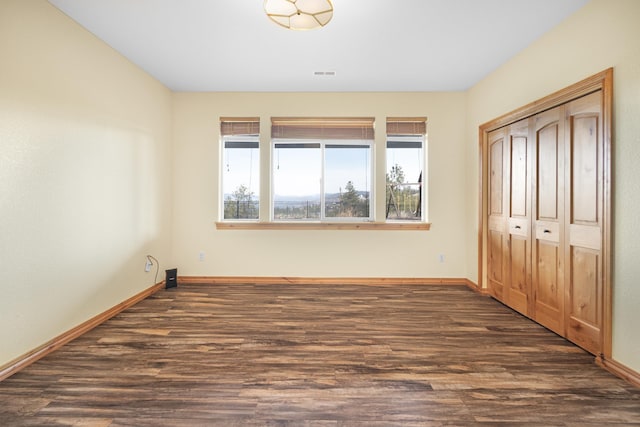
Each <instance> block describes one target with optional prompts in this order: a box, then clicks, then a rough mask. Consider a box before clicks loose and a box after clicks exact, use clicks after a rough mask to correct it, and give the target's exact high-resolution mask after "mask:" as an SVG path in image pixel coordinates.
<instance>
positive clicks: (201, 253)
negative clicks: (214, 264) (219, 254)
mask: <svg viewBox="0 0 640 427" xmlns="http://www.w3.org/2000/svg"><path fill="white" fill-rule="evenodd" d="M198 259H199V260H200V262H202V261H204V252H200V253H199V254H198Z"/></svg>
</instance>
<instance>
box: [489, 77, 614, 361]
mask: <svg viewBox="0 0 640 427" xmlns="http://www.w3.org/2000/svg"><path fill="white" fill-rule="evenodd" d="M608 72H609V73H610V71H608ZM606 75H607V76H608V78H609V79H610V78H611V76H610V74H606ZM596 80H597V79H596ZM609 83H610V82H609ZM607 90H610V88H607ZM582 92H583V93H580V91H576V90H573V91H567V94H565V95H563V96H561V97H559V99H560V100H561V101H562V102H558V103H556V105H553V100H547V101H546V103H547V105H546V106H538V111H535V109H534V107H535V106H534V107H532V108H528V109H525V113H523V114H522V116H524V117H521V118H518V115H517V114H511V115H507V116H505V118H504V119H497V122H496V123H497V124H501V123H505V122H506V124H504V125H503V126H497V125H496V123H492V124H488V125H483V127H484V130H483V127H481V137H482V138H483V141H482V143H483V145H482V149H483V151H482V152H483V165H484V167H483V169H484V170H486V175H485V176H484V178H483V179H484V180H485V182H486V187H483V191H486V196H484V197H483V198H482V200H483V206H484V209H486V210H485V213H484V214H483V218H482V221H483V222H484V223H486V231H485V232H484V233H483V234H486V238H483V239H484V240H482V242H481V243H482V244H481V247H482V248H486V249H485V250H486V251H487V252H486V253H487V255H486V258H484V259H485V261H484V264H482V265H481V271H483V269H484V271H486V279H487V282H488V286H487V287H488V290H489V293H490V294H491V295H492V296H493V297H494V298H496V299H498V300H500V301H502V302H503V303H505V304H506V305H508V306H510V307H512V308H513V309H515V310H517V311H518V312H520V313H522V314H524V315H525V316H528V317H530V318H531V319H533V320H535V321H537V322H538V323H540V324H542V325H544V326H545V327H547V328H549V329H550V330H552V331H554V332H556V333H558V334H560V335H562V336H564V337H566V338H568V339H569V340H571V341H573V342H574V343H576V344H578V345H580V346H581V347H583V348H584V349H585V350H587V351H589V352H591V353H593V354H596V355H598V356H601V355H603V352H604V351H605V350H607V348H609V347H610V344H608V343H607V341H608V340H610V330H605V329H604V328H605V324H606V327H607V328H610V320H609V318H608V315H610V307H609V309H607V304H609V305H610V286H609V279H608V276H607V275H608V274H609V273H608V264H607V263H606V257H607V256H609V255H608V254H605V253H603V250H604V248H606V247H608V246H609V244H608V242H607V241H606V239H608V234H607V233H606V230H607V229H608V227H609V225H608V223H607V221H609V219H608V218H605V216H606V215H608V209H609V205H610V200H609V199H608V198H605V197H608V195H609V194H610V188H609V187H608V185H610V184H609V179H608V176H609V173H610V172H609V161H610V160H609V159H608V158H607V157H606V156H607V154H608V151H609V145H608V144H609V139H608V135H605V133H606V132H607V130H608V128H607V126H608V125H606V123H605V122H604V112H603V105H604V104H605V88H604V87H602V86H596V87H591V86H588V85H587V86H586V88H584V89H582ZM606 95H607V96H609V94H606ZM540 104H541V105H544V103H543V102H541V103H540ZM532 111H533V113H531V112H532ZM609 119H610V118H609ZM491 126H494V128H493V129H490V127H491ZM483 132H484V133H483Z"/></svg>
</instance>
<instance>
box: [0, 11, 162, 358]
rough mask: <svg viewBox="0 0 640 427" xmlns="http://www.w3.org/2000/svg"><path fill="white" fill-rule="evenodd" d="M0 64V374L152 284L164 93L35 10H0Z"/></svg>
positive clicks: (80, 32)
mask: <svg viewBox="0 0 640 427" xmlns="http://www.w3.org/2000/svg"><path fill="white" fill-rule="evenodd" d="M0 64H1V65H0V272H1V273H2V279H1V280H2V282H1V283H0V290H1V294H0V366H2V365H3V364H5V363H7V362H9V361H10V360H12V359H14V358H16V357H18V356H20V355H22V354H24V353H25V352H27V351H30V350H32V349H34V348H35V347H37V346H39V345H41V344H43V343H44V342H46V341H48V340H49V339H51V338H53V337H55V336H56V335H58V334H60V333H62V332H65V331H67V330H69V329H71V328H72V327H74V326H76V325H78V324H80V323H81V322H83V321H85V320H87V319H88V318H91V317H92V316H94V315H96V314H98V313H100V312H103V311H104V310H106V309H108V308H110V307H112V306H114V305H116V304H117V303H119V302H121V301H123V300H125V299H126V298H128V297H130V296H132V295H133V294H135V293H137V292H139V291H141V290H142V289H145V288H147V287H149V286H151V285H152V284H153V280H154V275H153V273H146V274H145V273H144V262H145V256H144V255H145V254H147V253H152V254H154V255H155V256H156V257H157V258H159V259H160V260H161V261H163V260H166V259H167V252H168V247H169V239H170V233H169V231H168V230H169V228H170V226H171V223H170V219H171V218H170V212H171V205H170V188H171V185H170V183H171V181H170V174H168V168H169V165H170V163H169V154H170V137H171V131H170V123H171V93H170V92H169V91H168V90H167V89H166V88H164V87H163V86H162V85H160V84H159V83H158V82H157V81H155V80H154V79H152V78H151V77H149V76H148V75H146V74H145V73H143V72H142V71H141V70H140V69H139V68H137V67H135V66H134V65H132V64H131V63H129V62H128V61H127V60H125V59H124V58H123V57H122V56H120V55H118V54H117V53H116V52H114V51H113V50H112V49H111V48H109V47H108V46H106V45H105V44H104V43H102V42H100V41H99V40H97V39H96V38H95V37H93V36H92V35H91V34H90V33H88V32H87V31H86V30H84V29H82V28H81V27H80V26H78V25H77V24H75V23H74V22H73V21H71V20H70V19H69V18H68V17H66V16H65V15H63V14H62V13H61V12H60V11H58V10H57V9H55V8H54V7H53V6H51V5H50V4H49V3H47V2H46V1H44V0H28V1H25V0H2V1H1V2H0ZM162 273H163V272H161V276H160V277H159V278H158V279H159V280H160V279H162V278H163V274H162Z"/></svg>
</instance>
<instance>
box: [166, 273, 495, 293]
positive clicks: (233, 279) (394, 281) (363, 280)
mask: <svg viewBox="0 0 640 427" xmlns="http://www.w3.org/2000/svg"><path fill="white" fill-rule="evenodd" d="M178 283H213V284H258V285H283V284H291V285H369V286H381V285H389V286H394V285H451V286H467V287H468V288H470V289H472V290H474V291H476V292H478V293H481V294H486V292H484V290H483V289H480V288H479V287H478V285H476V284H475V283H474V282H472V281H471V280H469V279H464V278H457V277H453V278H452V277H447V278H444V277H430V278H425V277H286V276H180V277H178Z"/></svg>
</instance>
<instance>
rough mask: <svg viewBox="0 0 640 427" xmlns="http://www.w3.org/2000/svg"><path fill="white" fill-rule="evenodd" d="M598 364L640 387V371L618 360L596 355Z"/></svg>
mask: <svg viewBox="0 0 640 427" xmlns="http://www.w3.org/2000/svg"><path fill="white" fill-rule="evenodd" d="M596 364H597V365H598V366H601V367H603V368H604V369H606V370H607V371H609V372H611V373H612V374H613V375H615V376H617V377H619V378H622V379H623V380H625V381H627V382H628V383H630V384H633V385H634V386H636V387H640V372H637V371H634V370H633V369H631V368H629V367H628V366H626V365H623V364H622V363H620V362H618V361H616V360H613V359H607V358H604V357H596Z"/></svg>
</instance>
